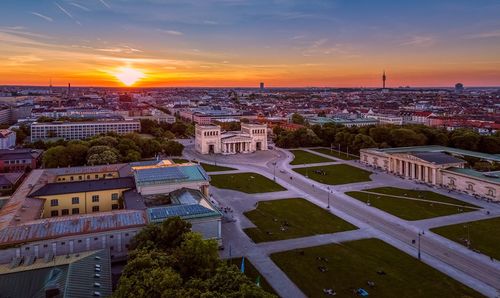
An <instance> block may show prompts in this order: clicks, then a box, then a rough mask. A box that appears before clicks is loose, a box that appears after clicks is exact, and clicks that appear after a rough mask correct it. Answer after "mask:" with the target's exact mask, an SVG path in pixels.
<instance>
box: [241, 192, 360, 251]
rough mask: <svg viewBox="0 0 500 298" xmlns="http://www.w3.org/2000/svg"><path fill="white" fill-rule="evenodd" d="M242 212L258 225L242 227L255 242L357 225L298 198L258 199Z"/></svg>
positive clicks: (315, 233)
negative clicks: (253, 207) (249, 208)
mask: <svg viewBox="0 0 500 298" xmlns="http://www.w3.org/2000/svg"><path fill="white" fill-rule="evenodd" d="M244 215H245V216H246V217H247V218H248V219H250V221H252V223H254V224H255V225H256V226H257V227H255V228H247V229H244V232H245V233H246V234H247V235H248V236H249V237H250V238H251V239H252V240H253V241H254V242H255V243H259V242H266V241H276V240H285V239H291V238H299V237H306V236H312V235H318V234H329V233H336V232H342V231H348V230H354V229H356V227H355V226H354V225H352V224H350V223H348V222H346V221H344V220H343V219H341V218H339V217H337V216H335V215H333V214H331V213H330V212H328V211H327V210H326V209H324V208H321V207H318V206H316V205H314V204H313V203H310V202H308V201H306V200H304V199H301V198H293V199H281V200H273V201H260V202H258V205H257V208H256V209H254V210H252V211H248V212H245V213H244Z"/></svg>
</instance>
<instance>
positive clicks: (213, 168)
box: [172, 158, 236, 172]
mask: <svg viewBox="0 0 500 298" xmlns="http://www.w3.org/2000/svg"><path fill="white" fill-rule="evenodd" d="M172 161H173V162H175V163H179V164H180V163H188V162H189V160H187V159H182V158H174V159H172ZM200 165H201V166H202V167H203V169H204V170H205V171H207V172H224V171H232V170H236V169H233V168H229V167H221V166H216V165H211V164H208V163H203V162H202V163H200Z"/></svg>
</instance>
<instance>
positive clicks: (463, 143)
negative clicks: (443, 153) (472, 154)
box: [450, 131, 498, 153]
mask: <svg viewBox="0 0 500 298" xmlns="http://www.w3.org/2000/svg"><path fill="white" fill-rule="evenodd" d="M480 139H481V138H480V136H479V135H478V134H477V133H475V132H473V131H457V132H456V133H455V132H454V133H453V134H452V136H451V138H450V143H451V145H452V146H453V147H455V148H460V149H465V150H472V151H475V150H477V148H478V145H479V141H480ZM497 153H498V152H497Z"/></svg>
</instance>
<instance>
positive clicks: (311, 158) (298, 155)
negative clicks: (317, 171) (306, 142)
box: [290, 150, 335, 165]
mask: <svg viewBox="0 0 500 298" xmlns="http://www.w3.org/2000/svg"><path fill="white" fill-rule="evenodd" d="M290 152H291V153H292V154H293V155H294V156H295V158H294V159H293V160H292V162H291V163H290V164H291V165H303V164H308V163H320V162H332V161H335V160H333V159H329V158H325V157H322V156H319V155H316V154H312V153H309V152H307V151H304V150H290Z"/></svg>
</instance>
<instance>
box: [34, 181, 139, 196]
mask: <svg viewBox="0 0 500 298" xmlns="http://www.w3.org/2000/svg"><path fill="white" fill-rule="evenodd" d="M134 187H135V184H134V179H133V178H132V177H121V178H111V179H99V180H89V181H76V182H57V183H48V184H46V185H44V186H42V187H41V188H39V189H38V190H36V191H34V192H32V193H31V194H30V197H43V196H50V195H60V194H67V193H77V192H89V191H101V190H111V189H123V188H134Z"/></svg>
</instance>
